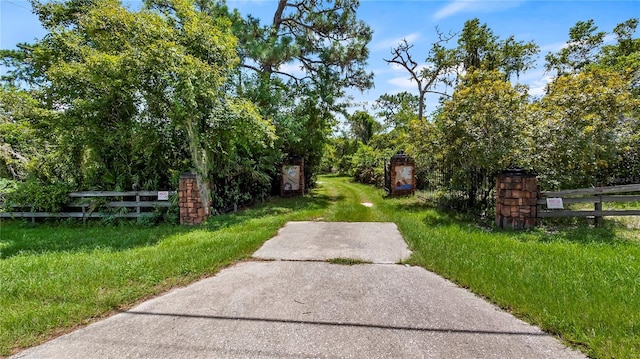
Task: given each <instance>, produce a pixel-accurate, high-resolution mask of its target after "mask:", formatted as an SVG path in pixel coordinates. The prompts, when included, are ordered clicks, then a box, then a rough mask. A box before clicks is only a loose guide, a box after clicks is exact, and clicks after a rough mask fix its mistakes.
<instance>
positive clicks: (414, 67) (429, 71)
mask: <svg viewBox="0 0 640 359" xmlns="http://www.w3.org/2000/svg"><path fill="white" fill-rule="evenodd" d="M436 32H437V33H438V41H436V42H435V43H434V44H433V46H432V47H431V49H430V50H429V53H428V55H427V58H426V60H425V61H426V63H427V65H426V66H422V65H420V64H418V62H416V61H415V60H414V58H413V55H411V49H412V48H413V46H414V45H413V44H409V43H408V42H407V40H406V39H403V40H402V42H401V43H400V44H398V46H396V47H395V48H393V49H392V50H391V55H393V56H392V57H391V59H385V60H384V61H386V62H387V63H389V64H396V65H399V66H400V67H402V68H404V69H405V70H407V72H409V75H410V79H411V81H415V83H416V86H417V87H418V119H419V120H420V121H422V120H423V115H424V106H425V96H426V95H427V94H428V93H433V94H439V95H443V96H448V95H447V94H445V93H443V92H441V91H439V90H437V89H436V86H437V85H438V84H440V83H443V82H445V83H447V81H448V75H449V74H450V73H451V72H452V70H454V69H455V68H456V66H457V60H456V58H455V56H453V50H449V49H446V48H445V47H444V44H446V43H447V42H448V41H449V40H451V39H452V38H453V36H454V35H453V34H448V35H444V34H442V33H440V32H439V31H438V30H437V29H436Z"/></svg>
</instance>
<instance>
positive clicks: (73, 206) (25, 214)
mask: <svg viewBox="0 0 640 359" xmlns="http://www.w3.org/2000/svg"><path fill="white" fill-rule="evenodd" d="M158 192H160V193H163V192H164V193H165V194H167V195H169V196H171V195H174V194H176V191H120V192H117V191H83V192H71V193H69V197H71V198H73V199H74V200H72V201H71V203H69V204H68V205H66V206H65V207H64V209H63V211H60V212H40V211H37V210H36V209H35V208H34V206H33V205H31V204H25V205H12V206H11V207H12V208H11V209H12V210H11V211H10V212H0V218H31V220H32V221H35V219H36V218H82V220H83V221H85V222H86V220H87V219H88V218H104V217H117V218H140V217H143V216H148V215H150V213H151V211H150V209H155V208H157V207H170V206H171V202H170V201H168V200H158ZM124 198H129V199H131V200H124ZM142 198H144V200H141V199H142ZM150 198H151V199H152V200H149V199H150ZM92 199H104V200H106V201H105V202H97V201H94V202H93V203H92ZM109 199H111V200H109ZM0 207H3V206H1V205H0ZM104 208H114V209H120V210H116V211H115V212H114V213H110V212H101V211H100V210H102V209H104Z"/></svg>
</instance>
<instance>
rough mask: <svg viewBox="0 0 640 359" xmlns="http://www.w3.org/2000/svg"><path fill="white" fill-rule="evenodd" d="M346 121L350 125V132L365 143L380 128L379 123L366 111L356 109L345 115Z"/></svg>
mask: <svg viewBox="0 0 640 359" xmlns="http://www.w3.org/2000/svg"><path fill="white" fill-rule="evenodd" d="M347 123H348V124H349V125H350V126H351V132H352V134H353V135H354V136H355V138H356V139H357V140H359V141H361V142H362V143H363V144H365V145H366V144H367V143H369V141H370V140H371V138H372V137H373V135H375V134H376V133H377V132H379V131H380V130H381V129H382V126H381V125H380V123H378V122H377V121H376V120H375V119H374V118H373V116H371V115H370V114H369V113H367V112H366V111H356V112H354V113H353V114H352V115H350V116H347Z"/></svg>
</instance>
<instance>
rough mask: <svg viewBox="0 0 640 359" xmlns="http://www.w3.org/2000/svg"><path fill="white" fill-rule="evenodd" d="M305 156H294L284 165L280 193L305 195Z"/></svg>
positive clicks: (292, 195) (287, 195) (286, 195)
mask: <svg viewBox="0 0 640 359" xmlns="http://www.w3.org/2000/svg"><path fill="white" fill-rule="evenodd" d="M304 185H305V183H304V158H302V157H293V158H290V159H289V160H287V161H285V163H284V164H283V165H282V182H281V183H280V195H281V196H282V197H294V196H302V195H304Z"/></svg>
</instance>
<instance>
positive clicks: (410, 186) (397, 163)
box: [388, 153, 416, 196]
mask: <svg viewBox="0 0 640 359" xmlns="http://www.w3.org/2000/svg"><path fill="white" fill-rule="evenodd" d="M388 176H389V194H390V195H391V196H402V195H407V194H413V193H414V192H415V190H416V180H415V163H414V161H413V158H411V157H409V156H407V155H405V154H402V153H399V154H396V155H393V156H392V157H391V160H390V161H389V174H388Z"/></svg>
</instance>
